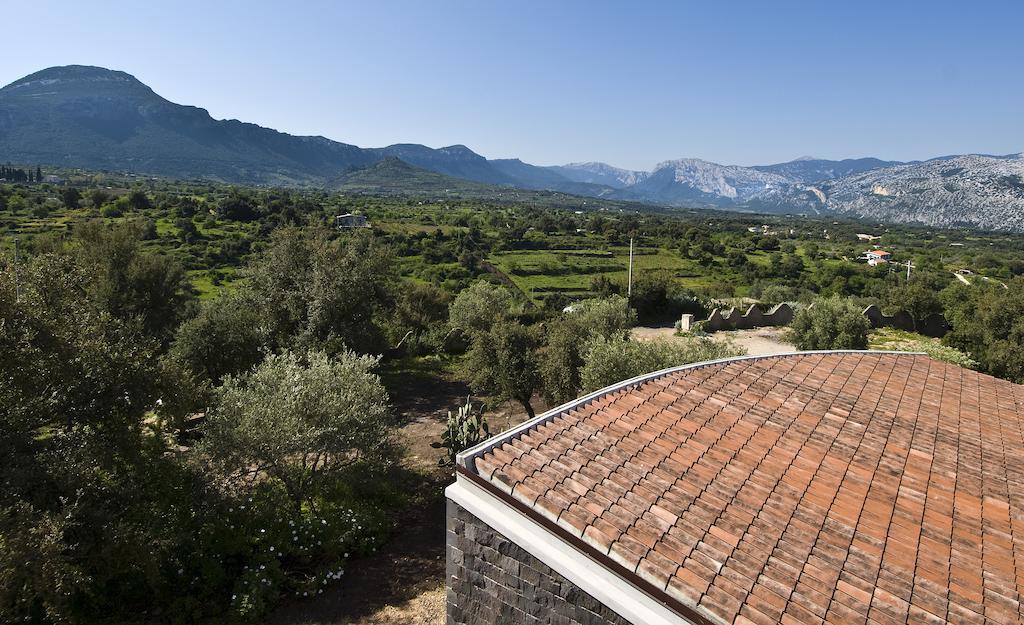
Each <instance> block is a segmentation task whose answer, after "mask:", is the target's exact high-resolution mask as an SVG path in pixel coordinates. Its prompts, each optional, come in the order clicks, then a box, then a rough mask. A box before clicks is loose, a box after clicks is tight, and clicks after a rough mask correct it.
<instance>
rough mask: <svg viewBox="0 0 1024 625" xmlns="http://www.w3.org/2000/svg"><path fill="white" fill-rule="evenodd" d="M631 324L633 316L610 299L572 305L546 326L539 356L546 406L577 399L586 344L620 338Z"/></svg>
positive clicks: (619, 301)
mask: <svg viewBox="0 0 1024 625" xmlns="http://www.w3.org/2000/svg"><path fill="white" fill-rule="evenodd" d="M635 321H636V313H635V312H634V311H633V310H632V309H631V308H630V307H629V304H628V303H627V302H626V299H625V298H623V297H620V296H618V295H613V296H611V297H609V298H604V299H592V300H585V301H583V302H579V303H576V304H573V305H572V306H571V308H570V310H568V311H566V312H564V313H562V315H561V316H560V317H559V318H557V319H555V320H554V321H552V322H550V323H549V324H548V326H547V327H546V328H545V333H544V334H545V336H546V339H547V340H546V342H545V345H544V347H543V348H542V349H541V350H540V353H539V361H540V374H541V378H542V380H543V393H544V399H546V400H547V401H548V403H549V404H562V403H565V402H567V401H570V400H572V399H575V398H576V397H578V396H579V394H580V389H581V388H582V381H581V378H580V369H581V368H582V367H583V364H584V351H585V349H586V345H587V343H589V342H590V341H591V340H592V339H594V338H596V337H601V338H604V339H612V338H614V337H618V336H621V335H624V334H625V332H626V331H627V330H628V329H629V328H630V327H632V325H633V323H634V322H635Z"/></svg>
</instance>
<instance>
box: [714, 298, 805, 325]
mask: <svg viewBox="0 0 1024 625" xmlns="http://www.w3.org/2000/svg"><path fill="white" fill-rule="evenodd" d="M792 322H793V307H792V306H790V305H789V304H787V303H785V302H783V303H781V304H777V305H776V306H774V307H773V308H772V309H771V310H769V311H768V312H766V313H764V312H761V309H760V308H759V307H758V305H757V304H751V306H750V308H748V309H747V312H745V313H743V314H742V315H740V314H739V312H738V311H737V310H736V309H735V308H730V309H729V310H726V311H725V312H722V311H721V309H718V308H716V309H714V310H713V311H711V315H709V316H708V318H707V320H706V321H705V322H704V331H705V332H718V331H720V330H750V329H752V328H763V327H766V326H785V325H789V324H790V323H792Z"/></svg>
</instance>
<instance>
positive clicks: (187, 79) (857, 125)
mask: <svg viewBox="0 0 1024 625" xmlns="http://www.w3.org/2000/svg"><path fill="white" fill-rule="evenodd" d="M150 4H152V5H154V6H148V5H150ZM158 4H159V5H161V6H156V5H158ZM4 15H5V22H6V23H5V26H4V28H3V35H2V37H0V58H3V59H4V62H3V63H2V64H0V84H7V83H9V82H11V81H13V80H16V79H18V78H20V77H22V76H24V75H26V74H29V73H31V72H33V71H36V70H38V69H42V68H44V67H48V66H52V65H66V64H72V63H77V64H87V65H101V66H104V67H110V68H112V69H121V70H124V71H127V72H129V73H131V74H134V75H135V76H136V77H138V78H139V79H140V80H142V81H143V82H145V83H146V84H148V85H150V86H151V87H153V89H154V90H155V91H156V92H157V93H159V94H161V95H163V96H164V97H166V98H168V99H170V100H172V101H175V102H179V103H183V104H192V105H196V106H202V107H203V108H206V109H208V110H209V111H210V113H211V114H212V115H213V116H214V117H217V118H234V119H241V120H243V121H250V122H255V123H259V124H261V125H264V126H269V127H273V128H277V129H279V130H283V131H285V132H290V133H295V134H319V135H324V136H326V137H329V138H331V139H336V140H338V141H344V142H347V143H354V144H356V145H360V146H364V147H370V146H382V145H387V144H390V143H395V142H413V143H424V144H426V145H430V146H433V147H439V146H443V145H449V144H455V143H462V144H465V145H468V146H469V147H471V148H472V149H474V150H475V151H477V152H479V153H481V154H483V155H485V156H487V157H489V158H503V157H513V156H515V157H520V158H522V159H523V160H525V161H527V162H532V163H536V164H541V165H548V164H559V163H566V162H570V161H581V160H600V161H605V162H608V163H611V164H613V165H618V166H621V167H629V168H638V169H649V168H650V167H652V166H653V165H654V164H655V163H657V162H659V161H662V160H666V159H671V158H679V157H691V156H692V157H700V158H706V159H709V160H714V161H717V162H722V163H735V164H743V165H750V164H759V163H769V162H778V161H785V160H790V159H792V158H796V157H799V156H802V155H814V156H819V157H824V158H845V157H858V156H878V157H881V158H892V159H919V158H928V157H932V156H939V155H943V154H951V153H961V152H986V153H999V154H1002V153H1011V152H1020V151H1022V150H1024V26H1022V25H1024V2H1020V1H1007V2H971V3H966V2H959V3H953V2H940V1H933V2H909V1H908V2H899V1H893V0H890V1H889V2H869V1H858V2H799V3H798V2H786V1H784V0H780V1H773V2H763V1H762V2H737V1H734V2H682V1H680V2H625V1H623V2H614V3H613V2H601V1H589V2H582V1H581V2H574V1H554V0H548V1H544V2H532V1H525V0H521V1H516V2H497V1H485V0H476V1H471V0H462V1H445V0H432V1H429V2H426V1H419V2H414V1H410V2H389V1H385V0H379V1H378V0H375V1H373V2H366V1H365V0H363V1H360V2H351V3H349V2H326V1H325V2H301V1H296V2H285V3H282V2H260V1H256V0H251V1H248V2H215V1H210V0H208V1H206V2H194V1H192V0H178V1H176V2H163V3H157V2H153V3H149V2H137V1H136V2H114V1H97V2H80V1H75V2H71V1H66V2H46V1H36V2H31V3H29V2H18V3H15V4H13V5H12V6H9V7H5V9H4Z"/></svg>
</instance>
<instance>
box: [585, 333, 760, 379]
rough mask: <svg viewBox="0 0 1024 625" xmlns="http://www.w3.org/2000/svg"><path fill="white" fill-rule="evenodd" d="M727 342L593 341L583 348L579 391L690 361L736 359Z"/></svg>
mask: <svg viewBox="0 0 1024 625" xmlns="http://www.w3.org/2000/svg"><path fill="white" fill-rule="evenodd" d="M744 353H745V351H744V350H743V349H740V348H737V347H735V346H733V345H731V344H729V343H722V342H718V341H714V340H712V339H708V338H698V337H694V338H692V339H689V340H687V341H679V340H672V341H631V340H629V339H628V338H627V337H625V336H618V337H613V338H611V339H604V338H596V339H594V340H593V341H591V342H590V344H589V345H588V346H587V350H586V355H585V356H584V361H585V364H584V365H583V370H582V371H581V373H580V377H581V379H582V384H583V388H584V390H586V391H588V392H589V391H595V390H597V389H599V388H604V387H605V386H608V385H610V384H614V383H616V382H621V381H622V380H628V379H630V378H634V377H636V376H638V375H643V374H645V373H651V372H654V371H658V370H660V369H666V368H668V367H675V366H679V365H685V364H689V363H692V362H703V361H706V360H716V359H718V358H727V357H729V356H740V355H743V354H744Z"/></svg>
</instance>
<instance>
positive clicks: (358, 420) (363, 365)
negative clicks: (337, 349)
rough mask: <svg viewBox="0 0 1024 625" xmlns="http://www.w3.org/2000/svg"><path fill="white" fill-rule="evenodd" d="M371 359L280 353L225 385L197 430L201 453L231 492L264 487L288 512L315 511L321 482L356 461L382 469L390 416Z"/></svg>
mask: <svg viewBox="0 0 1024 625" xmlns="http://www.w3.org/2000/svg"><path fill="white" fill-rule="evenodd" d="M377 362H378V359H377V358H374V357H371V356H357V355H355V354H354V353H352V352H342V353H341V354H339V355H338V357H337V358H336V359H331V358H328V356H327V355H326V354H324V353H323V352H308V353H306V354H303V355H301V356H300V355H298V354H294V353H291V352H287V351H286V352H284V353H283V354H281V355H270V356H267V358H266V360H264V361H263V363H262V364H261V365H260V366H259V367H257V368H256V369H255V370H254V371H253V372H252V373H250V374H248V375H244V376H240V377H233V376H229V377H227V378H225V380H224V384H223V386H222V387H221V388H220V390H219V391H218V393H217V400H216V402H215V407H214V409H213V410H212V412H211V415H210V420H209V422H208V423H207V424H206V426H205V428H204V431H205V435H206V438H205V440H204V441H203V447H204V448H205V451H206V452H207V453H208V454H209V457H210V458H211V459H213V461H214V462H213V464H214V467H215V469H216V470H217V472H218V473H219V474H220V475H221V476H223V477H224V478H225V480H226V481H227V482H229V483H232V484H233V485H234V486H235V487H243V488H244V487H246V486H247V485H251V484H252V481H253V480H270V481H272V482H274V483H278V484H280V486H281V487H282V488H283V489H284V490H285V492H286V493H287V494H288V498H289V500H290V501H291V503H292V505H293V508H294V511H295V512H296V513H299V512H301V510H302V507H303V506H304V505H307V504H308V505H309V506H310V507H311V508H313V509H315V508H316V499H317V495H318V494H319V492H320V490H321V488H322V486H323V484H324V482H325V480H326V478H327V477H329V476H330V475H331V474H333V473H336V472H337V471H340V470H342V469H344V468H346V467H348V466H351V465H353V464H354V463H356V462H360V463H362V464H363V465H365V466H366V467H367V468H369V469H373V468H378V467H382V466H385V465H386V462H387V460H389V459H390V452H391V451H392V449H391V444H390V443H391V426H392V424H393V419H392V418H391V409H390V407H389V405H388V396H387V392H386V391H385V390H384V386H383V385H382V384H381V381H380V378H379V377H377V376H376V375H374V374H373V373H371V369H372V368H373V367H375V366H376V365H377Z"/></svg>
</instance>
